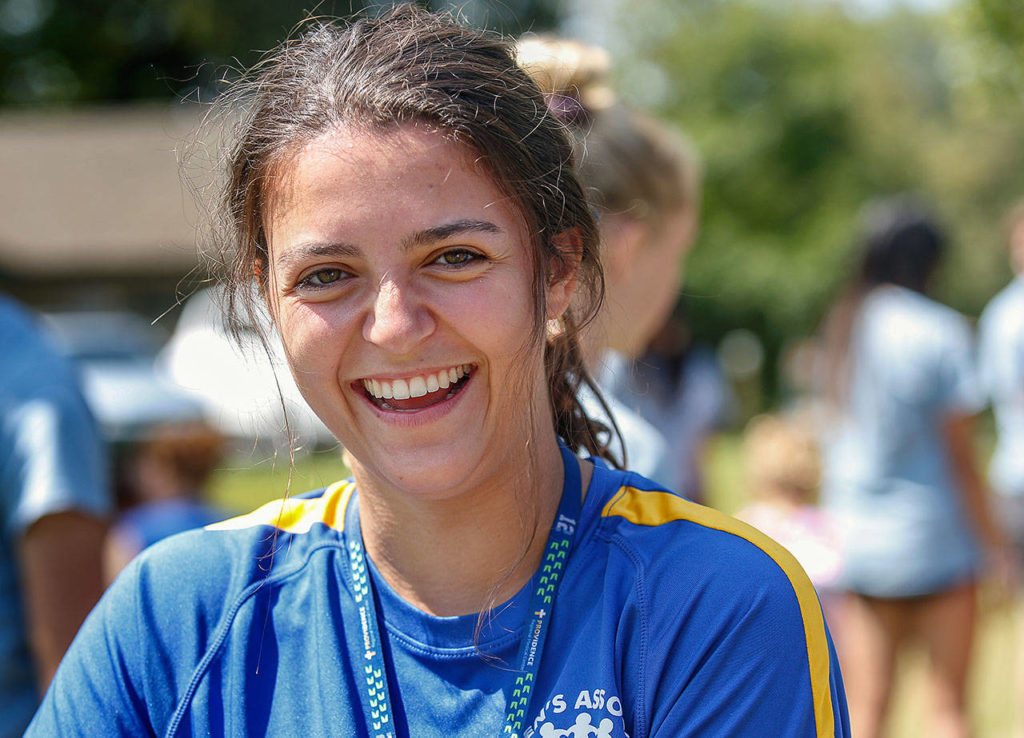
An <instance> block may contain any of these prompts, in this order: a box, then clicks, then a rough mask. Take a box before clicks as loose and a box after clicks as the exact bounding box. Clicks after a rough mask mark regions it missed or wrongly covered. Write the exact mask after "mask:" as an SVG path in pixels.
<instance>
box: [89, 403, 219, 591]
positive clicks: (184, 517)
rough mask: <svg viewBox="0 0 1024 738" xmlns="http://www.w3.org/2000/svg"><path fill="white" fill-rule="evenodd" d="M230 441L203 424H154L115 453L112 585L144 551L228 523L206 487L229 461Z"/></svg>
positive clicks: (108, 556) (109, 555)
mask: <svg viewBox="0 0 1024 738" xmlns="http://www.w3.org/2000/svg"><path fill="white" fill-rule="evenodd" d="M224 445H225V439H224V437H223V436H222V435H221V434H220V433H218V432H217V431H216V430H215V429H214V428H212V427H211V426H210V425H209V424H207V423H206V422H204V421H202V420H194V421H191V422H167V423H154V424H153V425H152V427H150V428H146V429H144V430H143V431H141V432H140V433H139V436H138V437H137V438H135V439H133V440H132V441H130V442H125V443H122V444H120V448H119V449H118V451H117V453H115V459H116V460H115V464H114V470H115V473H114V478H115V483H114V487H115V490H116V494H117V503H118V507H119V509H120V513H119V514H118V516H117V519H116V520H115V521H114V524H113V525H112V526H111V529H110V533H109V535H108V536H107V544H106V551H105V556H104V558H105V562H104V569H105V572H106V580H107V582H108V583H109V582H112V581H113V580H114V579H115V577H116V576H117V575H118V573H120V571H121V570H122V569H123V568H124V567H125V566H126V565H127V564H128V562H130V561H131V560H132V559H133V558H135V556H136V555H137V554H138V553H139V552H141V551H142V550H143V549H144V548H147V547H149V546H151V545H153V544H154V543H156V542H157V541H159V540H162V539H164V538H167V537H168V536H171V535H174V534H175V533H181V532H183V531H186V530H191V529H193V528H202V527H203V526H206V525H209V524H210V523H216V522H218V521H220V520H223V519H224V518H226V517H227V515H226V514H225V513H223V512H221V511H220V510H218V509H216V508H214V507H211V506H210V505H208V504H206V502H204V501H203V499H202V498H203V488H204V486H205V485H206V482H207V480H208V479H209V477H210V474H211V473H212V472H213V470H214V469H215V468H216V466H217V464H218V463H219V462H220V460H221V458H222V457H223V452H224Z"/></svg>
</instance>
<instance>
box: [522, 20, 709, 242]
mask: <svg viewBox="0 0 1024 738" xmlns="http://www.w3.org/2000/svg"><path fill="white" fill-rule="evenodd" d="M516 58H517V60H518V61H519V63H520V64H521V65H522V66H523V68H524V69H525V70H526V71H527V73H528V74H529V75H530V76H531V77H533V79H534V81H535V82H536V83H537V85H538V86H539V87H540V89H541V92H543V93H544V97H545V99H546V100H547V103H548V106H549V107H550V108H551V110H552V112H553V113H554V115H555V116H556V117H557V118H559V120H561V121H562V122H563V123H564V124H565V125H566V126H567V127H568V128H569V130H570V132H571V133H572V137H573V144H574V146H575V148H576V151H577V158H578V160H579V165H578V166H579V175H580V179H581V180H582V181H583V184H584V186H585V187H586V188H587V190H588V194H589V196H590V198H591V201H592V202H593V203H594V205H595V206H597V207H598V208H599V209H600V210H601V211H602V212H604V213H623V214H626V215H629V216H630V217H632V218H635V219H637V220H642V221H647V222H657V220H658V219H659V218H661V217H663V216H666V215H668V214H670V213H673V212H676V211H678V210H680V209H682V208H690V209H692V210H696V207H697V202H698V200H699V199H700V164H699V158H698V156H697V154H696V151H695V150H694V148H693V146H692V145H691V144H690V142H689V141H688V140H687V139H686V138H685V137H684V136H682V135H681V134H679V133H677V132H674V131H671V130H669V129H668V128H666V127H665V126H663V125H661V124H659V123H657V122H656V121H654V120H653V119H651V118H648V117H647V116H645V115H642V114H641V113H639V112H637V111H635V110H633V109H631V108H628V107H626V106H625V105H623V104H622V103H621V102H619V101H618V100H617V98H616V95H615V93H614V91H613V90H612V87H611V84H610V80H609V76H610V59H609V57H608V54H607V53H606V52H605V51H604V50H603V49H601V48H598V47H596V46H590V45H588V44H583V43H581V42H579V41H574V40H571V39H563V38H558V37H556V36H550V35H530V36H525V37H524V38H522V39H520V41H519V44H518V46H517V48H516Z"/></svg>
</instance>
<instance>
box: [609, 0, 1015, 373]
mask: <svg viewBox="0 0 1024 738" xmlns="http://www.w3.org/2000/svg"><path fill="white" fill-rule="evenodd" d="M978 2H983V3H986V4H998V0H978ZM1010 4H1018V3H1017V1H1016V0H1009V2H1008V3H1007V7H1008V6H1009V5H1010ZM643 7H644V12H646V13H647V14H649V15H654V14H655V12H656V10H657V9H658V8H660V12H661V14H662V15H661V17H663V18H664V19H665V23H662V24H661V25H660V26H659V27H658V29H657V31H656V32H652V33H651V34H650V36H649V38H648V39H644V38H631V39H630V41H631V43H630V44H629V46H628V48H630V49H632V50H633V51H632V52H631V53H628V54H625V55H624V56H623V58H621V59H620V60H619V64H620V71H621V73H622V74H623V76H624V77H625V78H632V79H637V78H638V77H640V76H642V75H646V76H647V77H658V76H660V77H661V78H662V79H664V80H667V83H664V84H661V85H660V86H655V87H660V88H661V89H662V94H661V95H660V97H659V98H657V99H656V100H655V101H654V105H655V107H656V108H657V110H658V112H659V113H660V114H661V115H662V116H663V117H664V118H666V119H668V120H670V121H672V122H674V123H676V124H678V125H679V126H680V127H681V128H682V129H684V130H685V131H687V133H688V134H689V135H690V136H691V137H692V138H693V139H694V141H695V143H696V144H697V147H698V149H700V151H701V152H702V155H703V157H704V160H705V168H706V177H705V195H704V202H703V212H702V233H701V237H700V240H699V243H698V247H697V248H696V249H695V251H694V252H693V253H692V255H691V256H690V258H689V260H688V262H687V265H686V271H687V280H686V287H685V290H686V295H685V298H684V299H685V303H686V307H687V312H688V314H689V316H690V317H691V320H692V322H693V323H694V329H695V332H696V333H697V334H698V335H699V336H702V337H704V338H706V339H711V340H716V339H717V338H718V337H720V336H721V335H722V334H723V333H724V332H725V331H727V330H729V329H732V328H737V327H744V328H749V329H751V330H753V331H755V332H756V333H757V334H758V335H760V336H761V338H762V339H763V340H764V341H765V344H766V347H767V349H768V356H769V365H768V366H767V367H766V368H767V369H768V372H769V377H768V379H769V387H771V385H772V384H773V382H772V379H773V377H772V376H771V373H772V371H773V366H774V362H773V361H772V360H771V359H772V357H774V356H777V354H778V352H779V350H780V348H781V347H782V346H783V345H784V344H785V342H786V341H787V340H788V339H790V338H792V337H795V336H800V335H807V334H810V333H812V332H814V331H815V329H816V326H817V325H818V323H819V321H820V319H821V317H822V315H823V312H824V311H825V309H826V308H827V305H828V303H829V301H830V300H831V298H832V296H833V295H834V294H835V292H836V290H837V289H838V288H839V287H840V285H841V284H842V283H843V282H844V281H845V280H846V279H847V278H848V272H849V264H850V257H851V252H852V248H853V246H854V245H855V242H856V223H857V214H858V212H859V210H860V209H861V207H862V205H863V204H864V202H865V201H867V200H869V199H871V198H873V197H877V196H881V195H885V194H891V193H894V192H898V191H903V190H913V191H916V192H919V193H921V194H923V195H924V196H925V197H927V198H928V199H929V200H930V201H931V202H932V203H933V204H934V205H935V207H936V209H937V210H938V212H939V213H940V215H941V216H942V218H943V219H944V221H945V222H946V224H947V225H948V227H949V230H950V232H951V234H952V237H953V249H952V254H951V255H950V259H949V262H948V264H947V269H946V271H945V273H944V278H943V279H942V282H941V290H940V297H942V298H943V299H946V300H948V301H950V302H951V303H953V304H954V305H955V306H957V307H959V308H960V309H962V310H966V311H967V312H970V313H976V312H977V311H978V310H980V308H981V307H982V306H983V304H984V302H985V301H986V300H987V299H988V298H989V297H990V296H991V295H992V294H993V293H994V292H995V291H996V289H998V287H999V286H1001V284H1002V283H1003V282H1004V281H1005V280H1006V278H1007V274H1008V273H1007V271H1006V267H1005V264H1004V263H1003V261H1004V260H1003V254H1002V252H1001V248H1000V235H999V231H998V225H999V221H1000V219H1001V214H1002V212H1003V210H1004V209H1005V208H1006V207H1007V206H1008V204H1009V203H1011V202H1012V201H1014V200H1015V199H1016V198H1017V197H1019V196H1020V194H1021V191H1022V189H1024V183H1022V182H1021V177H1020V172H1021V171H1022V168H1021V165H1022V164H1024V125H1022V123H1024V106H1022V105H1021V102H1020V98H1019V96H1018V97H1017V98H1015V99H1006V98H1005V97H1000V96H999V95H998V94H994V91H993V88H992V87H991V85H987V84H986V83H985V81H984V80H983V79H982V77H981V76H980V75H979V74H978V72H977V70H978V69H980V68H982V66H983V61H984V59H979V57H978V56H977V54H978V53H979V50H980V49H981V47H980V46H979V45H978V43H977V39H978V36H977V26H976V24H975V25H972V24H971V23H969V22H967V20H966V16H965V15H964V10H963V9H954V10H952V11H950V12H949V13H948V14H947V15H933V16H924V15H916V14H913V13H910V12H909V11H896V12H892V13H890V14H888V15H886V16H883V17H877V18H858V17H854V16H851V15H849V14H847V13H845V12H844V10H843V7H842V6H841V4H838V3H833V4H826V3H797V2H786V3H781V2H780V3H766V2H757V1H756V0H703V1H700V2H697V1H694V2H687V3H685V5H684V6H683V8H682V9H681V10H680V9H678V8H679V6H678V4H677V3H675V2H668V0H663V1H662V2H657V1H656V0H647V2H646V3H644V4H643ZM1018 22H1024V21H1021V20H1020V19H1018ZM625 27H627V28H631V27H630V26H628V25H627V26H625ZM632 28H633V31H634V32H641V31H639V30H638V29H636V28H635V27H632Z"/></svg>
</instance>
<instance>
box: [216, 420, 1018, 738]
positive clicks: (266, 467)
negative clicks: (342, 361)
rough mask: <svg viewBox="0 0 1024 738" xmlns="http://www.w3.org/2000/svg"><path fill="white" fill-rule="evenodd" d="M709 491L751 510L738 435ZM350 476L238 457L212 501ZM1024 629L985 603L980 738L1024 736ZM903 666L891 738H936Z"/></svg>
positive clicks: (977, 701) (229, 502)
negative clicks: (1022, 666) (1021, 666)
mask: <svg viewBox="0 0 1024 738" xmlns="http://www.w3.org/2000/svg"><path fill="white" fill-rule="evenodd" d="M706 475H707V476H706V483H707V488H708V498H709V501H710V502H711V503H712V504H713V505H715V506H716V507H718V508H719V509H721V510H724V511H725V512H728V513H734V512H736V511H737V510H738V509H739V508H740V507H742V506H743V504H744V503H745V502H746V497H745V494H744V490H745V484H744V482H743V471H742V464H741V456H740V439H739V436H738V435H735V434H725V435H722V436H719V437H718V438H716V439H715V440H714V441H713V442H712V444H711V445H710V446H709V447H708V454H707V463H706ZM346 476H348V469H347V468H346V466H345V464H344V463H343V462H342V459H341V453H340V452H339V451H338V450H337V449H334V450H331V451H324V452H318V453H314V454H310V455H307V456H303V457H300V458H298V459H297V460H296V463H295V466H294V468H293V469H292V470H291V481H290V487H289V464H288V458H287V456H284V457H279V458H258V457H256V456H255V455H253V456H243V457H237V458H235V459H233V460H232V462H231V463H230V464H228V465H226V466H225V467H224V468H223V469H221V470H220V471H218V472H217V473H216V474H215V475H214V477H213V479H212V481H211V484H210V486H209V488H208V499H209V501H210V502H211V503H212V504H214V505H217V506H219V507H221V508H222V509H224V510H225V511H227V512H229V513H231V514H238V513H242V512H247V511H249V510H252V509H254V508H256V507H258V506H259V505H261V504H263V503H264V502H268V501H270V500H274V499H278V498H280V497H283V496H284V495H285V494H286V492H288V491H289V489H290V493H291V494H298V493H300V492H305V491H307V490H310V489H316V488H319V487H323V486H325V485H327V484H330V483H331V482H334V481H337V480H338V479H342V478H344V477H346ZM1022 621H1024V607H1022V604H1021V602H1020V600H1019V599H1018V600H1017V601H1014V602H1013V603H1009V604H1003V605H996V604H994V603H993V602H992V600H991V598H990V597H985V596H983V597H982V618H981V626H980V631H979V634H978V642H977V644H976V649H975V662H974V666H973V669H972V673H971V681H970V692H969V700H970V713H971V718H972V722H973V725H974V727H975V729H976V736H977V738H1006V737H1007V736H1017V735H1021V733H1020V727H1019V726H1020V725H1021V717H1022V716H1021V715H1020V714H1019V713H1020V712H1021V710H1020V705H1019V702H1020V700H1019V698H1020V696H1022V695H1024V688H1022V685H1024V678H1022V675H1021V674H1020V672H1019V671H1018V662H1020V661H1021V660H1022V659H1021V657H1020V656H1019V654H1020V653H1021V650H1022V648H1024V643H1021V638H1020V632H1019V631H1020V627H1019V625H1018V624H1019V623H1021V622H1022ZM907 656H908V658H906V659H905V660H904V663H902V664H901V665H900V669H899V680H898V686H897V689H896V692H895V694H894V696H893V698H894V702H893V711H892V715H891V719H890V724H889V736H890V738H920V736H923V735H927V734H928V692H927V684H926V683H925V676H926V673H925V668H924V667H925V663H924V658H923V654H921V653H916V652H911V653H908V654H907Z"/></svg>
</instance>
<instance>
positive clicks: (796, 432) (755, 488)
mask: <svg viewBox="0 0 1024 738" xmlns="http://www.w3.org/2000/svg"><path fill="white" fill-rule="evenodd" d="M743 461H744V466H745V471H746V478H747V480H748V485H749V490H750V500H751V501H750V503H749V504H748V505H746V506H745V507H744V508H742V509H741V510H740V511H739V512H737V513H736V517H737V518H739V519H740V520H743V521H745V522H747V523H750V524H751V525H753V526H754V527H755V528H757V529H759V530H761V531H762V532H764V533H767V534H768V535H769V536H770V537H772V538H773V539H775V540H776V541H777V542H779V543H780V544H782V545H783V546H784V547H785V548H786V549H788V550H789V552H790V553H792V554H793V556H795V557H796V560H797V561H799V562H800V565H801V566H802V567H803V568H804V570H805V571H806V572H807V575H808V576H809V577H810V579H811V583H812V584H814V588H815V589H816V590H817V592H818V597H819V599H820V600H821V605H822V610H823V612H824V613H825V619H826V620H827V622H828V624H829V628H830V629H831V630H832V631H833V636H835V631H836V628H835V627H834V626H836V625H838V620H837V618H836V615H837V612H836V608H837V591H838V590H837V583H838V577H839V571H840V561H841V560H840V553H839V546H838V543H837V541H836V536H835V528H834V526H833V525H832V523H831V520H830V519H829V516H828V514H827V513H826V512H825V511H824V510H822V509H821V508H820V507H819V506H818V489H819V485H820V483H821V458H820V454H819V451H818V443H817V441H816V439H815V437H814V433H813V431H812V430H811V429H810V428H808V427H806V426H805V425H803V424H802V423H800V422H798V421H797V420H795V419H794V418H791V417H789V416H782V415H759V416H757V417H755V418H753V419H752V420H751V421H750V422H749V423H748V424H747V427H746V430H745V431H744V434H743ZM840 638H841V636H840ZM837 640H838V639H837Z"/></svg>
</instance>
